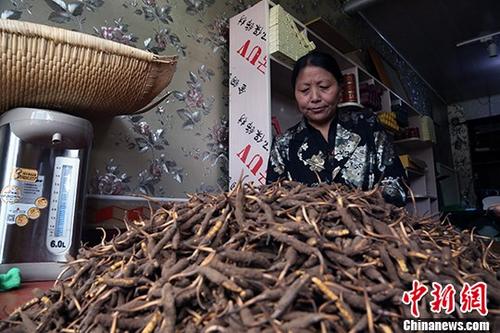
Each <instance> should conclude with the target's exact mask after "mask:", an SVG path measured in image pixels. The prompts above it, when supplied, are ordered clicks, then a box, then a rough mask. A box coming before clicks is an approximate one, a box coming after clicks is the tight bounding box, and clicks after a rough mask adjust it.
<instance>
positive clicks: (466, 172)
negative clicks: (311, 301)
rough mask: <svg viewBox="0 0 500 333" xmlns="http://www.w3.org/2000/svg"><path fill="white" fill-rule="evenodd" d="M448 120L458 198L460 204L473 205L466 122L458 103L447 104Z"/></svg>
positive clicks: (473, 193)
mask: <svg viewBox="0 0 500 333" xmlns="http://www.w3.org/2000/svg"><path fill="white" fill-rule="evenodd" d="M448 118H449V120H450V138H451V151H452V155H453V164H454V168H455V172H456V173H457V174H458V175H460V176H459V177H458V182H459V184H458V186H459V188H460V198H461V200H462V204H465V205H467V206H469V207H473V206H475V204H476V195H475V192H474V178H473V174H472V163H471V158H470V142H469V133H468V130H467V124H466V123H465V120H466V119H465V116H464V109H463V107H461V106H459V105H450V106H448Z"/></svg>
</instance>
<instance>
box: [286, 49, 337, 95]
mask: <svg viewBox="0 0 500 333" xmlns="http://www.w3.org/2000/svg"><path fill="white" fill-rule="evenodd" d="M307 66H316V67H321V68H323V69H324V70H327V71H329V72H330V73H332V75H333V77H335V79H336V80H337V82H338V84H339V85H340V84H342V81H343V76H342V72H341V71H340V68H339V65H338V64H337V61H336V60H335V58H333V57H332V56H331V55H329V54H328V53H324V52H320V51H311V52H309V53H308V54H306V55H304V56H302V57H301V58H300V59H299V60H297V62H296V63H295V66H294V67H293V72H292V89H294V90H295V83H296V82H297V77H298V76H299V73H300V71H301V70H302V69H304V68H305V67H307Z"/></svg>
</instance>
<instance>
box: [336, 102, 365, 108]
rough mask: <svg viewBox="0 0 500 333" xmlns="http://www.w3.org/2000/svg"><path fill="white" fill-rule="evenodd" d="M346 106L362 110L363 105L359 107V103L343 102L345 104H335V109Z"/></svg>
mask: <svg viewBox="0 0 500 333" xmlns="http://www.w3.org/2000/svg"><path fill="white" fill-rule="evenodd" d="M346 106H355V107H358V108H364V106H363V105H361V104H359V103H354V102H345V103H341V104H337V107H339V108H343V107H346Z"/></svg>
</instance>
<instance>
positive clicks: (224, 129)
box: [0, 0, 429, 197]
mask: <svg viewBox="0 0 500 333" xmlns="http://www.w3.org/2000/svg"><path fill="white" fill-rule="evenodd" d="M256 2H257V0H43V1H42V0H4V1H1V2H0V17H1V18H5V19H14V20H24V21H30V22H35V23H42V24H47V25H52V26H56V27H62V28H66V29H71V30H76V31H81V32H84V33H88V34H92V35H95V36H99V37H102V38H104V39H109V40H113V41H116V42H119V43H123V44H127V45H131V46H133V47H137V48H140V49H144V50H147V51H150V52H154V53H157V54H164V55H172V54H176V55H178V56H179V63H178V66H177V71H176V74H175V75H174V78H173V80H172V82H171V84H170V86H169V88H168V90H169V91H171V94H170V95H169V97H168V98H167V99H166V100H165V101H164V102H162V103H161V104H160V105H159V106H158V107H156V108H155V109H154V110H151V111H148V112H146V113H144V114H141V115H135V116H120V117H115V118H114V119H111V120H106V121H99V122H96V123H94V129H95V144H94V147H93V151H92V157H91V168H90V173H89V191H90V192H91V193H94V194H112V195H126V194H130V193H143V194H146V195H150V196H166V197H184V196H185V195H186V193H191V192H199V191H220V190H226V189H227V182H228V170H227V169H228V159H227V154H228V137H229V135H228V121H227V119H228V80H229V73H228V37H229V29H228V24H229V18H230V17H232V16H234V15H236V14H237V13H239V12H241V11H243V10H245V9H246V8H248V7H249V6H251V5H253V4H254V3H256ZM275 2H276V3H279V4H281V5H282V6H283V7H284V8H285V9H286V10H287V11H289V12H290V13H291V14H292V15H293V16H295V17H297V18H298V19H300V20H301V21H303V22H307V21H309V20H312V19H314V18H316V17H318V16H321V15H323V17H324V18H325V19H327V20H328V21H329V22H330V23H331V24H332V25H333V26H336V27H338V29H339V32H341V33H342V34H344V35H345V36H346V37H347V38H349V39H350V40H351V42H352V43H353V44H354V45H356V46H357V47H367V46H376V48H377V49H378V51H379V52H381V54H382V55H383V56H384V57H385V58H386V59H388V60H389V61H391V62H394V63H395V65H396V66H397V67H398V68H399V69H400V70H401V71H402V73H406V74H404V75H406V76H405V78H406V79H403V82H405V84H407V85H408V87H407V88H408V91H410V92H411V93H410V95H411V98H412V102H413V103H414V105H415V106H416V107H417V108H418V109H420V110H423V112H424V113H429V111H428V105H427V104H428V103H427V102H426V101H427V99H428V98H427V97H428V95H429V91H427V90H426V89H425V87H424V86H423V84H422V83H421V82H420V81H419V80H418V77H417V76H416V75H414V73H413V75H412V72H411V70H408V68H407V66H406V67H405V64H404V63H402V62H401V61H400V60H399V59H397V56H395V55H394V54H391V50H390V49H389V48H388V47H387V46H386V45H385V44H384V42H383V41H382V40H381V39H379V38H378V36H374V33H373V32H372V31H371V30H370V29H368V28H367V26H366V24H364V23H363V22H361V21H360V19H358V18H352V17H349V16H346V15H345V14H343V13H342V12H341V10H340V9H341V1H340V0H333V1H328V0H312V1H302V0H282V1H275ZM374 43H375V45H373V44H374ZM426 103H427V104H426Z"/></svg>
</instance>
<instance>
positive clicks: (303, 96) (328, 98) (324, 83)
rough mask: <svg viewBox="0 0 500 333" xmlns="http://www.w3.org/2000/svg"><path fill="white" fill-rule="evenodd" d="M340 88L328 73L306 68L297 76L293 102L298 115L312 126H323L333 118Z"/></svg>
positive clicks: (309, 67)
mask: <svg viewBox="0 0 500 333" xmlns="http://www.w3.org/2000/svg"><path fill="white" fill-rule="evenodd" d="M339 95H340V87H339V84H338V82H337V80H336V79H335V77H334V76H333V75H332V73H330V72H329V71H327V70H325V69H323V68H321V67H317V66H312V65H309V66H306V67H304V68H303V69H302V70H301V71H300V72H299V75H298V76H297V81H296V83H295V100H296V101H297V106H298V108H299V111H300V113H302V114H303V115H304V116H305V117H306V119H307V120H309V122H310V123H311V124H313V125H324V124H326V123H328V122H330V121H331V120H332V119H333V117H334V116H335V110H336V108H337V103H338V100H339Z"/></svg>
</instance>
